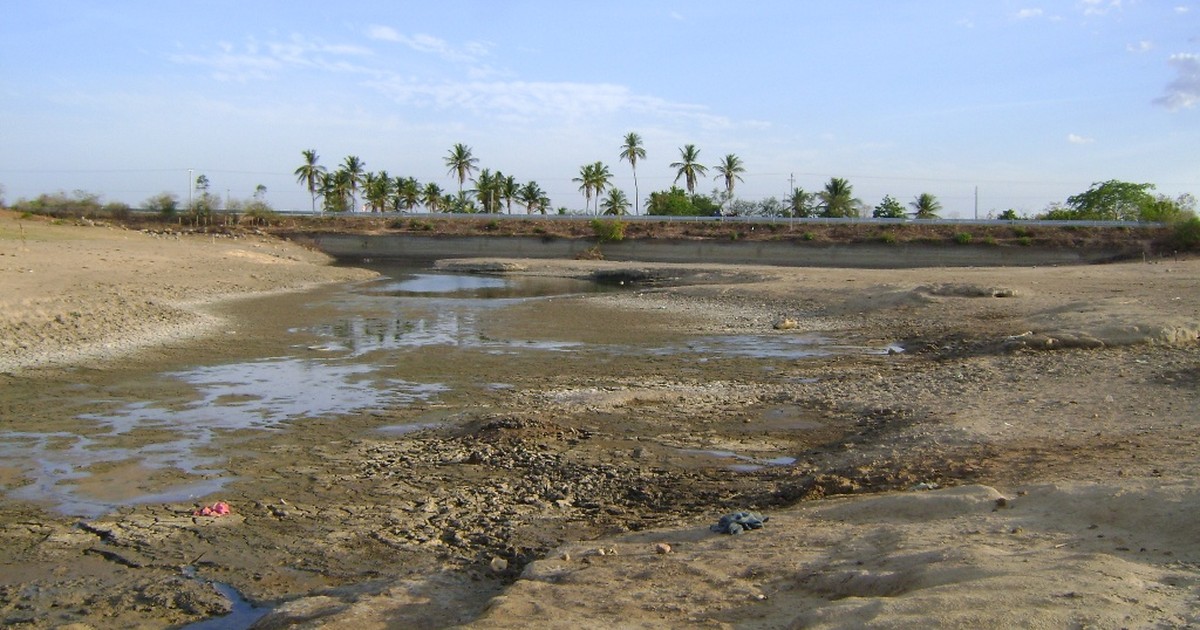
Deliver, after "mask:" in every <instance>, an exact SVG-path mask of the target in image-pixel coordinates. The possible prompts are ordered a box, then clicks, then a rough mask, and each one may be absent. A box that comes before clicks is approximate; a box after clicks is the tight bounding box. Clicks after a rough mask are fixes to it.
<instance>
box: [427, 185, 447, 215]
mask: <svg viewBox="0 0 1200 630" xmlns="http://www.w3.org/2000/svg"><path fill="white" fill-rule="evenodd" d="M442 194H443V193H442V187H441V186H438V185H437V184H435V183H433V182H429V183H428V184H425V188H422V189H421V203H423V204H425V208H426V209H427V210H429V211H430V212H437V211H438V210H441V209H442V208H445V207H446V206H444V205H442V201H443V197H442Z"/></svg>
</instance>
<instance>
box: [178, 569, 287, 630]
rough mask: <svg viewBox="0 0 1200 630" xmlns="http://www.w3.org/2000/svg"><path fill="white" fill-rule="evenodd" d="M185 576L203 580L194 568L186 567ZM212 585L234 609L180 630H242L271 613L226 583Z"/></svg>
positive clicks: (213, 583)
mask: <svg viewBox="0 0 1200 630" xmlns="http://www.w3.org/2000/svg"><path fill="white" fill-rule="evenodd" d="M183 573H184V575H186V576H187V577H190V578H192V579H196V580H201V581H206V580H203V579H202V578H200V577H198V576H197V575H196V570H195V568H193V567H185V568H184V570H183ZM206 582H207V581H206ZM207 583H208V584H211V585H212V587H213V589H215V590H216V591H217V592H218V593H220V594H221V595H222V596H224V597H225V599H228V600H229V603H230V604H231V605H232V607H233V609H232V610H230V611H229V612H228V613H226V614H224V615H221V616H220V617H212V618H210V619H204V620H202V621H197V622H195V623H189V624H187V625H186V626H180V630H241V629H242V628H250V627H252V626H253V625H254V622H256V621H258V620H259V619H262V618H263V617H265V616H266V615H267V613H269V612H271V608H270V607H267V606H255V605H254V604H252V603H251V602H250V601H249V600H247V599H246V598H245V597H243V596H242V594H241V593H240V592H238V590H237V589H236V588H233V587H232V586H230V585H228V584H226V583H224V582H207Z"/></svg>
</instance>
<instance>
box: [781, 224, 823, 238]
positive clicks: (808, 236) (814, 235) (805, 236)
mask: <svg viewBox="0 0 1200 630" xmlns="http://www.w3.org/2000/svg"><path fill="white" fill-rule="evenodd" d="M771 227H772V228H774V227H775V226H774V225H772V226H771ZM772 231H774V230H772ZM800 238H801V239H802V240H805V241H815V240H817V235H816V234H813V233H812V232H805V233H803V234H801V235H800Z"/></svg>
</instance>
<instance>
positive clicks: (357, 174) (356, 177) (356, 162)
mask: <svg viewBox="0 0 1200 630" xmlns="http://www.w3.org/2000/svg"><path fill="white" fill-rule="evenodd" d="M366 166H367V165H366V163H364V162H363V161H362V160H360V159H358V156H357V155H347V156H346V159H344V160H342V168H341V170H342V171H344V172H345V173H346V176H347V180H346V184H347V186H349V189H350V209H351V210H353V209H355V208H357V207H358V205H357V203H356V200H357V199H358V196H357V195H358V187H359V186H360V185H361V184H362V182H363V173H364V172H365V170H364V169H366Z"/></svg>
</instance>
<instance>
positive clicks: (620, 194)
mask: <svg viewBox="0 0 1200 630" xmlns="http://www.w3.org/2000/svg"><path fill="white" fill-rule="evenodd" d="M603 206H604V214H614V215H617V216H621V215H622V214H625V211H626V210H628V209H629V198H628V197H626V196H625V191H623V190H621V189H620V188H613V189H610V190H609V191H608V196H607V197H605V198H604V203H603Z"/></svg>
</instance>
